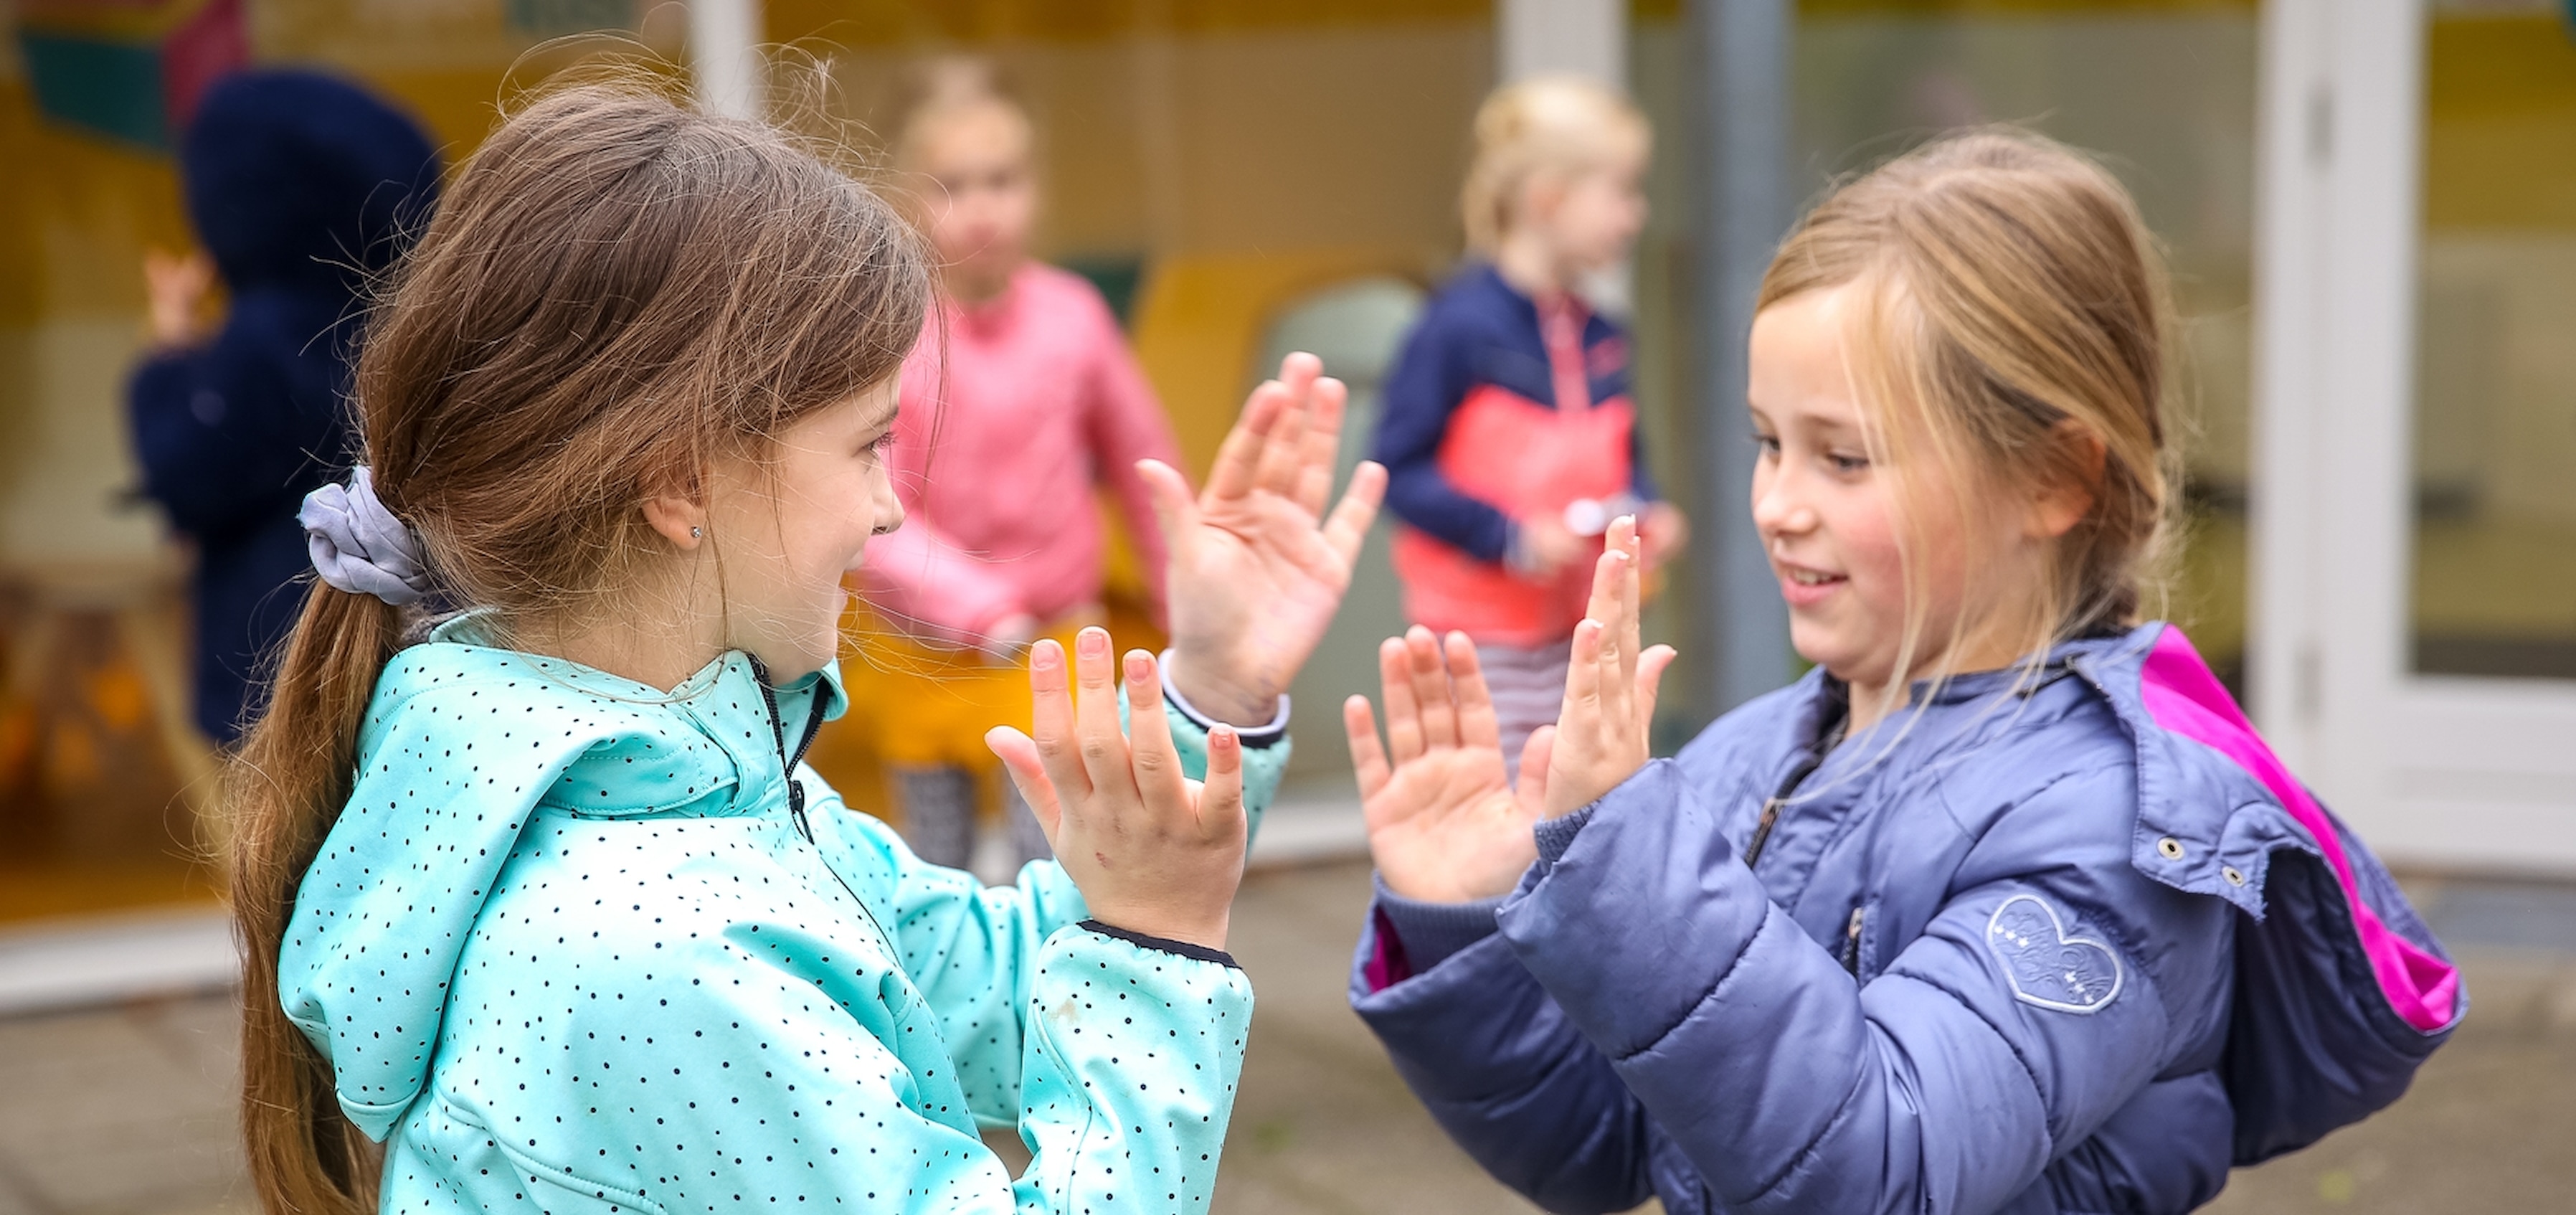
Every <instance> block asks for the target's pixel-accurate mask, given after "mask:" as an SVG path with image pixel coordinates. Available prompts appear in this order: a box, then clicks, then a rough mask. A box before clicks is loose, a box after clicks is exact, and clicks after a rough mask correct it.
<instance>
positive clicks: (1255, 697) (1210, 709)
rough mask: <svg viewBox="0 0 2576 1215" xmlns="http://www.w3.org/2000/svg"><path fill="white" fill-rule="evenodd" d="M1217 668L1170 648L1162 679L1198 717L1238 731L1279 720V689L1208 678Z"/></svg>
mask: <svg viewBox="0 0 2576 1215" xmlns="http://www.w3.org/2000/svg"><path fill="white" fill-rule="evenodd" d="M1217 670H1218V668H1216V667H1215V666H1213V665H1212V664H1208V663H1203V662H1201V661H1199V660H1197V659H1195V658H1192V657H1190V656H1189V654H1188V653H1187V652H1186V651H1184V650H1182V649H1181V648H1180V647H1179V646H1177V645H1176V646H1174V647H1173V648H1172V650H1171V652H1170V653H1169V654H1168V655H1166V656H1165V658H1164V664H1163V678H1164V679H1165V680H1167V681H1168V682H1169V683H1170V685H1171V690H1172V691H1173V692H1174V693H1176V694H1177V695H1179V696H1180V698H1181V699H1182V700H1183V701H1185V702H1187V703H1188V705H1189V707H1190V708H1191V709H1192V710H1193V711H1195V712H1196V713H1197V714H1198V715H1199V716H1201V717H1204V718H1207V719H1208V720H1210V721H1215V722H1223V723H1225V724H1226V725H1229V726H1233V727H1235V728H1237V729H1241V730H1258V729H1262V728H1264V727H1267V726H1269V725H1271V724H1272V723H1273V722H1275V721H1276V720H1277V719H1278V717H1279V708H1280V703H1279V702H1280V695H1279V688H1278V687H1277V686H1276V685H1274V684H1272V683H1270V682H1269V681H1266V680H1257V679H1246V678H1244V677H1242V676H1232V677H1228V676H1226V675H1222V674H1211V672H1214V671H1217Z"/></svg>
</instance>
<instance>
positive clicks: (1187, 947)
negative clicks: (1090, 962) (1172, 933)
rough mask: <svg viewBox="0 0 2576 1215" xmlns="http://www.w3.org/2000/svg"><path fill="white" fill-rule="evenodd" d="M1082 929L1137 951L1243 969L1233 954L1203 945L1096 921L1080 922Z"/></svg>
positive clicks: (1232, 968)
mask: <svg viewBox="0 0 2576 1215" xmlns="http://www.w3.org/2000/svg"><path fill="white" fill-rule="evenodd" d="M1082 927H1084V928H1087V929H1090V930H1091V931H1093V932H1096V933H1099V934H1100V935H1102V936H1104V937H1116V938H1118V939H1119V940H1121V941H1125V942H1127V943H1128V944H1130V945H1133V946H1135V947H1137V948H1138V949H1151V950H1154V951H1156V952H1158V953H1168V954H1177V955H1179V956H1181V957H1184V958H1192V959H1195V960H1197V961H1201V962H1214V963H1216V964H1217V965H1219V966H1223V967H1226V968H1228V969H1231V970H1241V969H1243V967H1241V966H1238V965H1236V964H1235V961H1234V955H1233V954H1230V953H1227V952H1226V951H1224V950H1222V949H1210V948H1208V947H1207V946H1205V945H1192V944H1190V943H1189V942H1187V941H1173V940H1166V939H1165V938H1162V937H1149V936H1146V935H1145V934H1144V933H1141V932H1129V931H1127V930H1126V929H1124V928H1112V927H1110V926H1109V925H1107V924H1103V923H1101V922H1100V921H1098V920H1084V921H1083V922H1082Z"/></svg>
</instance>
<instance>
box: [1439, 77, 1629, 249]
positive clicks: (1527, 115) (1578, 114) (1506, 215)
mask: <svg viewBox="0 0 2576 1215" xmlns="http://www.w3.org/2000/svg"><path fill="white" fill-rule="evenodd" d="M1623 135H1625V136H1632V137H1634V138H1635V139H1636V140H1637V141H1638V143H1639V144H1641V145H1642V144H1644V143H1646V142H1647V141H1648V140H1650V139H1651V138H1652V132H1651V131H1650V129H1649V128H1648V127H1647V125H1646V116H1645V114H1644V113H1643V112H1641V111H1639V110H1638V109H1637V107H1636V105H1635V104H1634V103H1632V102H1630V101H1629V100H1628V99H1627V98H1626V97H1625V96H1622V95H1621V94H1620V93H1619V92H1618V91H1617V90H1615V89H1612V88H1610V87H1609V86H1607V85H1604V84H1601V83H1599V82H1597V81H1594V80H1590V79H1587V78H1585V77H1581V76H1570V75H1556V74H1551V75H1542V76H1532V77H1530V78H1529V79H1527V80H1521V81H1516V82H1514V83H1512V84H1507V85H1504V86H1503V87H1501V88H1499V89H1496V90H1494V91H1493V93H1492V95H1490V96H1488V97H1486V98H1485V103H1484V104H1483V105H1481V106H1478V107H1476V125H1475V151H1474V155H1473V157H1472V158H1471V159H1470V160H1469V161H1468V165H1467V183H1466V185H1465V186H1464V187H1462V188H1461V189H1460V190H1459V192H1458V211H1459V216H1460V218H1461V219H1463V220H1464V221H1465V222H1466V225H1467V247H1468V248H1469V249H1472V250H1474V251H1475V252H1477V253H1481V254H1484V255H1486V256H1489V257H1490V256H1492V255H1493V252H1494V250H1495V249H1496V248H1497V247H1498V246H1500V245H1501V244H1502V240H1503V233H1504V232H1505V231H1507V230H1508V229H1509V228H1510V227H1511V225H1512V221H1513V219H1514V218H1515V217H1514V216H1513V214H1512V210H1513V208H1514V207H1515V206H1516V205H1517V202H1518V199H1519V197H1520V193H1521V187H1522V186H1524V185H1526V184H1528V182H1529V181H1530V180H1531V179H1532V178H1535V177H1539V176H1542V175H1547V174H1570V173H1576V172H1580V171H1582V170H1584V169H1588V168H1592V167H1594V166H1596V165H1598V164H1599V163H1600V162H1601V161H1602V160H1604V159H1606V158H1607V156H1608V155H1609V153H1608V152H1607V150H1606V148H1607V145H1608V144H1609V143H1610V141H1612V140H1615V139H1617V138H1619V137H1621V136H1623Z"/></svg>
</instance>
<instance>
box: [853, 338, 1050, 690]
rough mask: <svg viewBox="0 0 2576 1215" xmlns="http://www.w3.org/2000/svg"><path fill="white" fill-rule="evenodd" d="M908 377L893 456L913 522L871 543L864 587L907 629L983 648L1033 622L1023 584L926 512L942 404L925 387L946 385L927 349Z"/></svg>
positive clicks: (900, 493)
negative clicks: (1015, 622) (1008, 624)
mask: <svg viewBox="0 0 2576 1215" xmlns="http://www.w3.org/2000/svg"><path fill="white" fill-rule="evenodd" d="M903 377H904V378H903V388H902V393H903V395H902V398H901V402H900V405H899V407H898V408H899V410H900V412H898V413H897V414H896V415H895V442H894V447H893V449H892V450H891V451H890V452H889V453H888V455H889V458H890V459H891V460H892V463H893V469H892V472H893V474H894V475H893V478H892V479H893V482H894V489H895V495H896V497H897V498H899V499H900V500H901V501H902V502H903V509H904V512H905V514H906V515H907V516H908V518H907V519H906V520H905V522H904V525H903V526H902V527H901V528H899V529H897V530H895V531H894V532H892V533H891V534H888V535H883V536H878V537H876V538H875V539H873V540H870V541H868V555H867V561H866V563H865V564H864V565H863V566H861V567H860V570H859V583H860V585H861V586H862V587H863V588H864V589H865V590H866V591H867V595H868V600H869V602H870V603H871V604H873V605H874V606H875V607H876V608H877V609H878V610H879V611H881V612H884V613H885V614H887V615H889V616H892V617H893V618H894V619H895V622H896V624H898V625H899V626H901V627H903V628H905V629H907V630H911V631H914V632H919V633H926V634H928V635H931V636H935V637H940V638H943V639H946V640H949V641H955V642H962V643H964V644H967V645H983V644H985V643H986V642H987V641H988V640H989V639H990V638H991V635H992V633H993V631H994V630H993V626H994V625H996V624H999V623H1001V622H1002V621H1004V620H1008V619H1010V618H1012V617H1015V616H1025V615H1026V614H1027V613H1028V606H1027V604H1026V603H1025V602H1024V601H1023V600H1022V598H1021V595H1020V589H1019V587H1018V586H1017V585H1016V584H1014V583H1013V582H1012V581H1011V580H1010V579H1009V578H1006V577H1004V576H1002V575H1001V574H999V573H996V572H995V571H994V570H993V569H992V567H991V566H990V565H989V564H988V563H986V562H985V561H984V560H983V559H982V558H980V557H978V556H976V555H975V554H974V553H972V552H969V551H967V550H966V549H965V548H963V547H961V546H959V545H958V544H956V543H955V542H954V541H951V540H950V539H948V537H947V536H946V535H945V534H943V533H942V532H941V531H940V530H939V521H938V520H936V519H933V518H931V517H930V516H929V513H928V512H927V511H926V510H925V509H923V505H922V492H921V491H922V486H923V485H925V484H927V482H928V479H929V476H930V459H931V441H932V440H933V439H934V438H935V437H937V432H938V426H937V423H936V415H937V409H936V403H935V402H933V401H931V400H930V399H929V398H928V395H927V394H928V389H927V388H926V387H925V386H926V385H930V384H936V383H938V382H940V381H939V378H938V373H937V371H936V370H935V365H934V364H933V363H932V362H931V355H930V354H926V353H923V352H920V351H916V352H915V353H914V355H913V362H912V363H910V364H908V365H906V366H905V368H904V372H903Z"/></svg>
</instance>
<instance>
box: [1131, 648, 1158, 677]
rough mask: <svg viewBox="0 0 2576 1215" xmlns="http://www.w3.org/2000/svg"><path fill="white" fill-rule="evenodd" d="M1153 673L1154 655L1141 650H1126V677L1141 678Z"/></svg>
mask: <svg viewBox="0 0 2576 1215" xmlns="http://www.w3.org/2000/svg"><path fill="white" fill-rule="evenodd" d="M1153 673H1154V656H1153V655H1151V654H1148V653H1146V652H1145V651H1143V650H1129V651H1127V678H1129V679H1143V678H1145V677H1146V676H1147V675H1151V674H1153Z"/></svg>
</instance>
